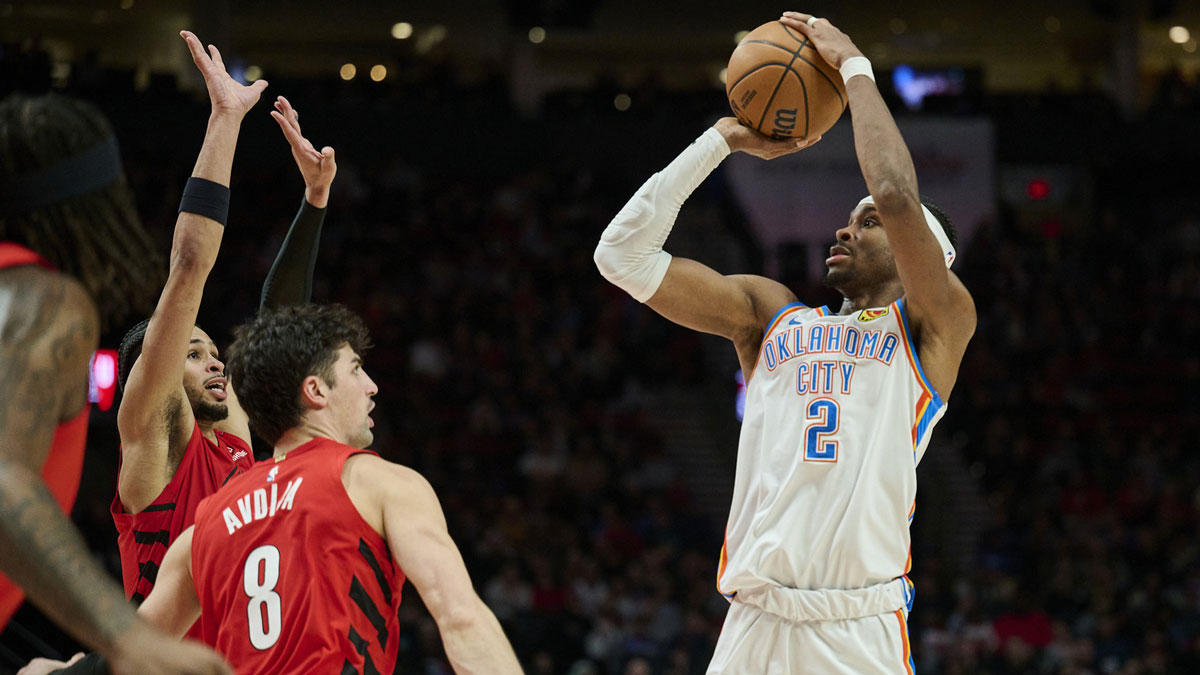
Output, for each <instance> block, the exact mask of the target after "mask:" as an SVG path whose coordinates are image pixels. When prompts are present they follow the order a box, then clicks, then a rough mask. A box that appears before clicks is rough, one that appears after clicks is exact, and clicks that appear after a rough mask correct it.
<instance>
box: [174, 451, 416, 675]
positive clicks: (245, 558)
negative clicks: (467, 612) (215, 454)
mask: <svg viewBox="0 0 1200 675" xmlns="http://www.w3.org/2000/svg"><path fill="white" fill-rule="evenodd" d="M359 453H370V454H374V453H372V452H370V451H369V450H360V449H358V448H352V447H350V446H348V445H342V444H341V443H337V442H335V441H332V440H329V439H324V438H318V439H315V440H313V441H309V442H308V443H305V444H304V445H301V446H300V447H298V448H296V449H295V450H292V451H291V452H289V453H287V455H285V456H283V457H281V458H279V459H276V460H275V461H271V460H266V461H263V462H259V463H258V464H256V465H255V466H254V468H252V469H250V470H249V471H247V472H246V473H244V474H242V475H240V476H237V477H236V478H234V479H233V480H231V481H229V484H228V485H226V486H225V487H223V488H221V489H220V490H219V491H218V492H217V493H216V494H215V495H213V496H211V497H209V498H208V499H205V500H204V501H203V502H201V504H200V507H199V508H198V509H196V528H195V530H194V531H193V534H192V577H193V579H194V581H195V585H196V596H197V597H198V598H199V600H200V607H201V615H200V627H201V633H202V639H203V640H204V641H205V642H207V643H208V644H211V645H213V646H214V647H216V649H217V651H219V652H220V653H221V654H222V655H224V656H225V658H227V659H228V660H229V662H230V663H231V664H233V666H234V668H235V669H236V670H237V672H238V673H239V675H265V674H267V673H341V674H342V675H350V674H351V673H360V674H361V675H368V674H375V675H378V674H379V673H391V672H392V669H393V667H394V665H395V661H396V656H397V653H398V644H397V643H398V641H399V633H398V631H399V627H398V625H397V624H398V622H397V621H396V614H397V612H398V611H399V608H400V589H401V587H402V586H403V585H404V572H403V571H402V570H400V569H399V568H397V567H396V565H395V563H394V561H393V560H392V556H391V553H390V551H389V549H388V546H387V542H386V541H385V540H384V538H383V537H382V536H380V534H379V533H378V532H376V531H375V530H374V529H372V528H371V526H370V525H368V524H367V522H366V521H365V520H363V518H362V516H361V515H360V514H359V512H358V509H357V508H355V506H354V504H353V502H351V501H350V496H349V495H348V494H347V493H346V488H345V485H344V484H343V483H342V467H343V465H344V464H345V463H346V459H347V458H349V457H350V456H352V455H356V454H359Z"/></svg>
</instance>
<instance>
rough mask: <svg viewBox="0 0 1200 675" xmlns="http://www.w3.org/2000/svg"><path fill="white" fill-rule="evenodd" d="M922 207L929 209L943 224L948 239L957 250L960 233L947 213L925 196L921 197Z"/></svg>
mask: <svg viewBox="0 0 1200 675" xmlns="http://www.w3.org/2000/svg"><path fill="white" fill-rule="evenodd" d="M921 205H922V206H924V207H925V208H927V209H929V212H930V213H932V214H933V217H934V218H937V220H938V222H939V223H941V224H942V229H943V230H945V232H946V237H948V238H949V239H950V245H951V246H953V247H954V248H956V249H957V248H958V231H957V230H955V229H954V223H953V222H951V221H950V216H948V215H946V211H945V210H943V209H942V207H940V206H938V205H937V204H935V203H934V202H933V200H932V199H930V198H929V197H926V196H925V195H921Z"/></svg>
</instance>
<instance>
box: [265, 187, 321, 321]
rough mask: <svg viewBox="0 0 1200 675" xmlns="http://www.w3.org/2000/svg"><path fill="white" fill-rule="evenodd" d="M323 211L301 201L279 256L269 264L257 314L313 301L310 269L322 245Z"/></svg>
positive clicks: (314, 266) (314, 264) (313, 266)
mask: <svg viewBox="0 0 1200 675" xmlns="http://www.w3.org/2000/svg"><path fill="white" fill-rule="evenodd" d="M324 223H325V209H319V208H317V207H315V206H313V205H312V204H309V203H308V200H302V201H301V203H300V211H299V212H297V213H296V219H295V220H294V221H292V228H291V229H290V230H288V233H287V237H285V238H284V240H283V245H282V246H280V247H279V255H277V256H275V262H274V263H273V264H272V265H271V271H270V272H269V273H268V274H267V280H266V282H264V283H263V290H262V301H261V302H260V303H259V305H258V311H259V312H261V311H262V310H264V309H270V308H275V307H286V306H288V305H302V304H305V303H307V302H309V301H311V300H312V279H313V270H314V268H316V265H317V249H318V248H319V246H320V242H321V226H322V225H323V224H324Z"/></svg>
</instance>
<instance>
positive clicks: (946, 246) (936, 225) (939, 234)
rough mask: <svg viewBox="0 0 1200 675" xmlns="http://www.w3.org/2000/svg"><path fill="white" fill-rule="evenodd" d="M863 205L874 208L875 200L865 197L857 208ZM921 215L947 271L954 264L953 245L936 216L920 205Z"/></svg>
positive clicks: (868, 196)
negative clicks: (943, 259)
mask: <svg viewBox="0 0 1200 675" xmlns="http://www.w3.org/2000/svg"><path fill="white" fill-rule="evenodd" d="M864 204H869V205H871V206H875V200H874V199H873V198H872V197H871V195H867V196H866V197H863V198H862V201H860V202H859V203H858V205H859V206H863V205H864ZM921 213H922V214H924V215H925V224H926V225H928V226H929V231H930V232H933V236H934V237H935V238H937V241H938V246H941V247H942V257H943V258H945V260H946V268H947V269H949V268H950V266H951V265H953V264H954V257H955V254H956V251H955V250H954V244H951V243H950V237H948V236H946V230H945V229H944V228H942V224H941V223H940V222H939V221H938V219H937V216H935V215H933V211H930V210H929V209H928V208H927V207H926V206H925V205H924V204H922V205H921Z"/></svg>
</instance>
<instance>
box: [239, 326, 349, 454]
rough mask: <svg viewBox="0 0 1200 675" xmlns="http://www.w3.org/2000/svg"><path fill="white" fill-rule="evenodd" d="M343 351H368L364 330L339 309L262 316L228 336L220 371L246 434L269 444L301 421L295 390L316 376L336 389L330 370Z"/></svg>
mask: <svg viewBox="0 0 1200 675" xmlns="http://www.w3.org/2000/svg"><path fill="white" fill-rule="evenodd" d="M342 345H348V346H349V347H350V348H351V349H353V350H354V351H355V353H357V354H358V355H360V356H362V355H363V354H364V353H365V352H366V351H367V350H368V349H370V348H371V338H370V335H369V334H368V332H367V327H366V324H364V323H363V321H362V319H360V318H359V317H358V315H357V314H355V313H354V312H352V311H350V310H349V309H347V308H346V307H344V306H342V305H292V306H288V307H280V308H277V309H270V310H264V311H263V312H262V313H261V314H259V315H258V317H256V318H255V319H253V320H252V321H250V322H248V323H245V324H243V325H241V326H238V327H237V328H236V329H235V330H234V340H233V344H232V345H230V346H229V359H228V361H226V368H227V372H228V374H229V379H230V382H232V383H233V387H234V389H235V390H236V391H237V395H238V400H239V401H241V404H242V408H243V409H244V410H245V411H246V415H247V416H249V418H250V428H251V429H253V430H254V433H256V434H258V435H259V436H260V437H261V438H262V439H263V440H264V441H267V442H268V443H271V444H274V443H275V442H277V441H278V440H279V439H280V437H282V436H283V434H284V432H286V431H287V430H288V429H291V428H293V427H296V426H299V425H300V423H301V421H302V418H303V416H304V410H305V409H304V405H303V404H302V403H301V402H300V385H301V383H303V382H304V378H306V377H308V376H310V375H316V376H318V377H320V378H321V379H323V380H325V381H326V382H328V383H329V384H330V386H336V384H337V382H336V379H335V377H334V372H333V364H334V363H336V362H337V353H338V350H339V349H341V348H342Z"/></svg>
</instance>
